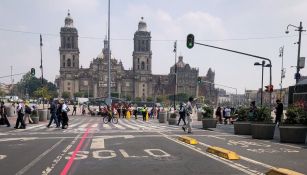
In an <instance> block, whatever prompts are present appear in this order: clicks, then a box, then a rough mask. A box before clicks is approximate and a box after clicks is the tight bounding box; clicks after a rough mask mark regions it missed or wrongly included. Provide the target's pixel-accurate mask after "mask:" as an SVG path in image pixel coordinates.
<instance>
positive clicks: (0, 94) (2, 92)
mask: <svg viewBox="0 0 307 175" xmlns="http://www.w3.org/2000/svg"><path fill="white" fill-rule="evenodd" d="M4 95H5V92H4V91H2V90H1V89H0V97H2V96H4Z"/></svg>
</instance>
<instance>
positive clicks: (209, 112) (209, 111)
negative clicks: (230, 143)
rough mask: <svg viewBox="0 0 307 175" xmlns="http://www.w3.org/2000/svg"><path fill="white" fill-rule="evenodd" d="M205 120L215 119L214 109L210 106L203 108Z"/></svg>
mask: <svg viewBox="0 0 307 175" xmlns="http://www.w3.org/2000/svg"><path fill="white" fill-rule="evenodd" d="M203 110H204V112H203V118H213V108H212V107H210V106H204V107H203Z"/></svg>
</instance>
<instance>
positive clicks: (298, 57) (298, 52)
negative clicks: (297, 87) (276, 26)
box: [286, 22, 306, 84]
mask: <svg viewBox="0 0 307 175" xmlns="http://www.w3.org/2000/svg"><path fill="white" fill-rule="evenodd" d="M289 27H294V28H295V31H298V32H299V35H298V42H297V44H298V50H297V66H296V74H295V79H296V84H297V83H298V81H299V79H300V67H299V62H300V53H301V37H302V32H306V30H303V26H302V22H300V26H299V27H297V26H295V25H292V24H289V25H288V26H287V30H286V34H288V33H289Z"/></svg>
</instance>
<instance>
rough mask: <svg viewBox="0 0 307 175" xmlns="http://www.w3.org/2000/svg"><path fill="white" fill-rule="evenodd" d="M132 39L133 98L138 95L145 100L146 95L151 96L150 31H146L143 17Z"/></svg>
mask: <svg viewBox="0 0 307 175" xmlns="http://www.w3.org/2000/svg"><path fill="white" fill-rule="evenodd" d="M133 40H134V50H133V54H132V56H133V73H134V99H135V98H136V97H138V98H141V99H142V101H146V99H147V98H148V97H152V81H151V80H152V69H151V68H152V64H151V56H152V52H151V36H150V32H149V31H147V24H146V23H145V22H144V18H143V17H142V18H141V21H140V22H139V25H138V30H137V31H136V32H135V33H134V39H133Z"/></svg>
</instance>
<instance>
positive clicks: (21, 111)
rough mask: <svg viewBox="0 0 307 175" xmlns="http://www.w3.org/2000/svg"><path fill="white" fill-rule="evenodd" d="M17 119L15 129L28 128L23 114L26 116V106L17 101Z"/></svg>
mask: <svg viewBox="0 0 307 175" xmlns="http://www.w3.org/2000/svg"><path fill="white" fill-rule="evenodd" d="M16 111H17V120H16V124H15V127H14V128H15V129H26V124H25V122H24V120H23V116H24V107H23V106H22V104H21V103H19V102H17V108H16ZM19 123H20V124H21V126H20V127H19Z"/></svg>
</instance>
